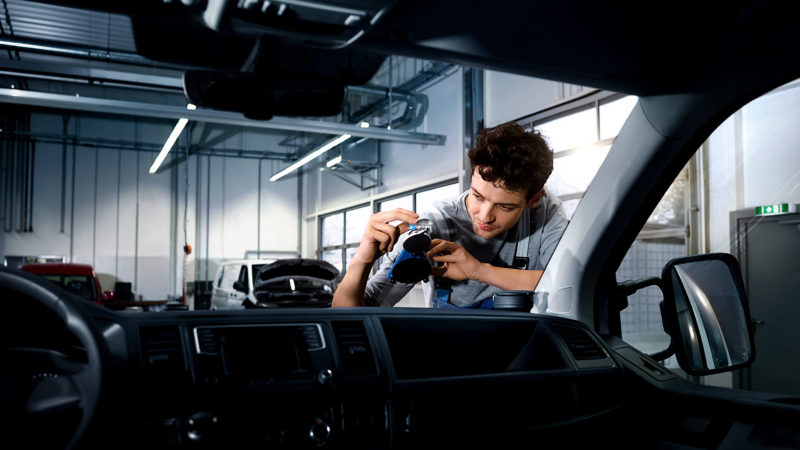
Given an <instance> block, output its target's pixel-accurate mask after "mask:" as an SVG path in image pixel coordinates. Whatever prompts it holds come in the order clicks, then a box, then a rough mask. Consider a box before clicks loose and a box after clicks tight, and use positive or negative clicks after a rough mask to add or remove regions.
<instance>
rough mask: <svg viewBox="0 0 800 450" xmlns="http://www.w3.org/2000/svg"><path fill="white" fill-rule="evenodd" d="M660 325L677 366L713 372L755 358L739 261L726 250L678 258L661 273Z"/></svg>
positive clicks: (694, 372)
mask: <svg viewBox="0 0 800 450" xmlns="http://www.w3.org/2000/svg"><path fill="white" fill-rule="evenodd" d="M661 288H662V290H663V292H664V305H663V309H662V312H663V317H662V320H663V321H664V325H665V326H664V328H665V330H666V331H667V332H668V333H669V334H670V336H671V337H672V347H673V349H674V351H675V356H676V358H677V360H678V364H680V366H681V368H682V369H683V370H684V371H685V372H686V373H688V374H690V375H697V376H701V375H712V374H715V373H721V372H729V371H732V370H736V369H741V368H743V367H746V366H749V365H750V364H752V363H753V361H754V360H755V341H754V339H753V330H752V324H751V322H750V309H749V306H748V303H747V296H746V294H745V290H744V282H743V279H742V272H741V269H740V268H739V263H738V262H737V261H736V258H734V257H733V256H731V255H729V254H727V253H711V254H704V255H697V256H686V257H682V258H676V259H673V260H672V261H670V262H669V263H667V265H666V266H665V267H664V270H663V272H662V274H661Z"/></svg>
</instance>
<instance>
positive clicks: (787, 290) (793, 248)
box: [740, 214, 800, 395]
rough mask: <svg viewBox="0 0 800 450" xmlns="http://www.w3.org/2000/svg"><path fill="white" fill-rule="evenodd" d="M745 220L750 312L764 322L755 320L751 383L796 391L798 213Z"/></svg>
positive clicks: (799, 350)
mask: <svg viewBox="0 0 800 450" xmlns="http://www.w3.org/2000/svg"><path fill="white" fill-rule="evenodd" d="M744 225H745V226H744V227H740V230H743V231H744V232H745V234H744V244H745V245H744V249H743V250H744V252H742V253H743V256H744V259H745V260H746V261H745V264H746V267H747V270H746V272H745V283H746V287H747V295H748V298H749V301H750V315H751V317H752V318H753V320H756V321H763V322H764V323H763V324H760V323H759V324H757V325H756V326H755V342H756V360H755V362H754V363H753V365H752V366H751V367H750V369H749V378H750V381H749V388H750V389H751V390H754V391H761V392H774V393H779V394H787V395H800V337H798V335H797V323H798V319H800V228H798V227H799V226H800V214H787V215H782V216H773V217H761V218H753V219H751V220H749V221H747V222H746V223H745V224H744ZM778 262H780V263H778Z"/></svg>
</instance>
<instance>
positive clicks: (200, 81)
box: [183, 70, 347, 120]
mask: <svg viewBox="0 0 800 450" xmlns="http://www.w3.org/2000/svg"><path fill="white" fill-rule="evenodd" d="M183 91H184V94H185V95H186V99H187V100H188V101H189V102H190V103H192V104H194V105H195V106H202V107H205V108H211V109H220V110H224V111H233V112H239V113H243V114H244V115H245V116H246V117H249V118H252V119H261V120H267V119H271V118H272V116H304V117H308V116H335V115H337V114H339V113H340V112H342V109H343V108H344V104H345V102H346V101H347V86H343V85H337V84H330V83H318V82H311V81H295V80H273V79H269V78H266V77H263V76H261V75H256V74H252V73H240V72H214V71H204V70H190V71H188V72H186V73H184V74H183Z"/></svg>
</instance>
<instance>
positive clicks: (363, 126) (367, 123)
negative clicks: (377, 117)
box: [361, 122, 369, 128]
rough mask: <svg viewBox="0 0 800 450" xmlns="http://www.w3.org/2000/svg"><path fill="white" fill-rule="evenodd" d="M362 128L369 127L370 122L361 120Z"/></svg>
mask: <svg viewBox="0 0 800 450" xmlns="http://www.w3.org/2000/svg"><path fill="white" fill-rule="evenodd" d="M361 128H369V122H361Z"/></svg>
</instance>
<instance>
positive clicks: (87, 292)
mask: <svg viewBox="0 0 800 450" xmlns="http://www.w3.org/2000/svg"><path fill="white" fill-rule="evenodd" d="M42 277H44V278H46V279H48V280H50V281H52V282H54V283H56V284H58V285H59V286H61V287H62V288H64V289H65V290H67V291H69V292H71V293H73V294H75V295H77V296H79V297H82V298H85V299H86V300H91V301H93V302H94V301H97V292H96V291H95V285H94V278H92V277H88V276H84V275H42Z"/></svg>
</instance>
